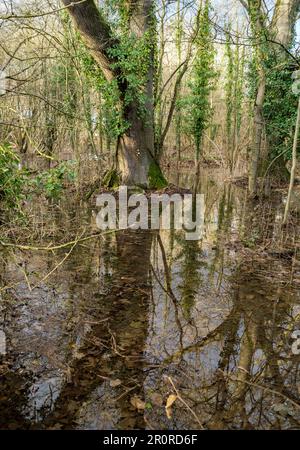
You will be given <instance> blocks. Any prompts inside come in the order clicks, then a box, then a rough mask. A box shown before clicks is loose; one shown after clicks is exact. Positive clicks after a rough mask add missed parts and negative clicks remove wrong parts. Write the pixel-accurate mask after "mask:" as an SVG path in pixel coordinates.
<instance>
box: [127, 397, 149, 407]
mask: <svg viewBox="0 0 300 450" xmlns="http://www.w3.org/2000/svg"><path fill="white" fill-rule="evenodd" d="M130 403H131V404H132V406H133V407H134V408H135V409H139V410H142V409H145V407H146V403H145V402H144V401H143V400H141V399H140V398H139V397H138V396H137V395H134V396H133V397H131V399H130Z"/></svg>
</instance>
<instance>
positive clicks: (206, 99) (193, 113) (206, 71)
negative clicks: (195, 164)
mask: <svg viewBox="0 0 300 450" xmlns="http://www.w3.org/2000/svg"><path fill="white" fill-rule="evenodd" d="M209 12H210V2H209V0H206V2H205V4H204V6H203V10H202V12H201V14H200V15H199V18H198V20H199V23H198V29H199V33H198V34H197V37H196V40H195V47H196V49H195V61H194V66H193V71H192V81H191V83H190V89H191V93H190V96H189V98H187V101H186V103H187V107H188V128H189V131H190V133H191V135H192V136H193V139H194V142H195V146H196V161H199V157H200V153H201V146H202V142H203V136H204V131H205V129H206V128H207V126H208V124H209V119H210V116H211V105H210V93H211V91H212V88H213V83H212V81H213V79H214V77H215V75H216V73H215V71H214V57H215V50H214V45H213V43H212V26H211V22H210V18H209Z"/></svg>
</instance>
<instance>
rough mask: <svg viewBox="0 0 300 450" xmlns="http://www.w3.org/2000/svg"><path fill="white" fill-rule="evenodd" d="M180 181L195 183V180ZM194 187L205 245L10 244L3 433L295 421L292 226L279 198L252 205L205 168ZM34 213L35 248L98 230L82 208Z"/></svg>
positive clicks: (137, 240) (4, 294)
mask: <svg viewBox="0 0 300 450" xmlns="http://www.w3.org/2000/svg"><path fill="white" fill-rule="evenodd" d="M170 178H171V179H172V176H170ZM179 182H180V184H181V185H185V186H187V187H193V186H192V185H193V183H194V177H193V176H191V175H190V174H189V173H184V172H182V173H180V174H179ZM196 189H197V190H198V191H199V192H201V193H203V194H204V196H205V221H204V229H203V237H202V239H201V241H186V240H185V239H184V238H183V232H182V231H178V230H172V229H170V230H161V231H152V230H117V231H115V232H112V233H109V234H107V235H104V236H96V237H93V238H91V239H90V240H86V241H84V242H80V241H79V242H78V244H77V245H76V246H70V247H68V249H67V250H68V251H67V252H66V249H65V248H62V249H57V250H53V251H39V252H37V251H35V250H32V251H30V250H23V249H14V251H13V252H11V251H9V250H8V248H7V249H4V251H3V253H2V257H1V316H0V317H1V319H0V320H1V322H0V324H1V327H2V329H3V330H5V333H6V336H7V355H6V357H5V359H4V360H3V362H2V366H1V409H0V417H1V424H2V425H3V424H4V423H6V424H9V428H14V429H15V428H34V429H45V428H46V429H49V428H50V429H65V428H67V429H73V428H76V429H136V428H143V429H144V428H147V429H175V430H176V429H177V430H178V429H195V428H196V429H198V428H208V429H240V428H243V429H269V428H271V429H272V428H298V427H299V420H300V415H299V356H297V355H293V353H292V344H293V339H292V333H293V331H294V330H297V329H299V326H300V292H299V284H300V263H299V260H298V258H297V249H299V222H297V221H295V222H294V223H293V224H291V225H290V228H289V230H288V233H285V232H282V230H281V228H280V225H279V224H280V218H281V215H282V214H283V195H282V193H281V192H280V191H278V192H276V193H274V195H273V196H272V198H271V199H268V201H267V202H266V201H261V202H259V203H255V205H254V204H253V202H251V201H249V200H248V199H247V196H246V195H245V189H244V188H241V187H237V186H234V185H232V184H230V183H224V181H223V176H222V173H218V171H217V172H216V171H212V170H204V171H203V172H202V173H201V174H200V176H199V178H198V180H197V186H196ZM35 209H36V210H35V211H34V218H33V221H34V223H35V226H36V230H35V233H37V235H40V236H41V238H40V239H41V242H42V241H43V240H44V238H43V230H44V227H46V226H47V227H48V228H47V229H48V230H51V235H50V236H47V240H46V241H45V242H44V245H45V244H46V243H48V244H49V243H50V242H60V241H61V240H62V235H63V234H68V235H72V236H80V235H81V234H82V232H84V230H88V232H89V235H93V229H94V226H95V225H94V215H93V207H91V205H89V204H87V203H82V202H80V203H74V204H72V205H69V204H68V206H67V207H65V205H64V204H60V205H51V206H49V205H45V204H38V205H35ZM49 218H50V219H49ZM49 220H50V223H48V221H49ZM172 393H174V394H175V395H177V396H178V398H177V400H176V401H175V402H174V404H173V405H172V409H171V412H170V418H168V417H167V415H166V409H165V403H166V399H167V398H168V396H169V395H170V394H172Z"/></svg>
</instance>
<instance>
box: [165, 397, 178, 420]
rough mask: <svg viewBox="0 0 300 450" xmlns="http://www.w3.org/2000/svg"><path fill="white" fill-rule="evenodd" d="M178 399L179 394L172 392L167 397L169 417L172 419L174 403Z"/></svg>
mask: <svg viewBox="0 0 300 450" xmlns="http://www.w3.org/2000/svg"><path fill="white" fill-rule="evenodd" d="M176 400H177V395H175V394H171V395H169V397H168V398H167V402H166V414H167V418H168V419H171V417H172V405H173V403H174V402H175V401H176Z"/></svg>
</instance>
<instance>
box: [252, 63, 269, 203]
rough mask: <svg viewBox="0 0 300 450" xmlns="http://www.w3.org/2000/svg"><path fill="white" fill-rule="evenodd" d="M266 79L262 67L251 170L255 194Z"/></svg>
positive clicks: (255, 111) (257, 98) (255, 114)
mask: <svg viewBox="0 0 300 450" xmlns="http://www.w3.org/2000/svg"><path fill="white" fill-rule="evenodd" d="M265 89H266V80H265V74H264V70H263V69H260V76H259V84H258V89H257V94H256V100H255V106H254V127H253V145H252V149H251V150H252V151H251V159H250V170H249V192H250V194H251V195H254V194H255V192H256V189H257V172H258V165H259V157H260V154H261V142H262V134H263V128H264V118H263V104H264V99H265Z"/></svg>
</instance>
